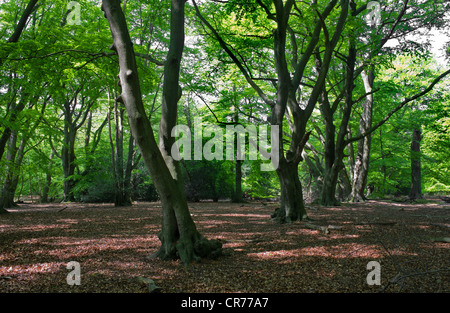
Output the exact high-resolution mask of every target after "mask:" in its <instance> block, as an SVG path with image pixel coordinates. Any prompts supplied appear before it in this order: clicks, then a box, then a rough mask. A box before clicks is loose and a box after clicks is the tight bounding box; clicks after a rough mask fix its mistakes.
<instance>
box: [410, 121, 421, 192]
mask: <svg viewBox="0 0 450 313" xmlns="http://www.w3.org/2000/svg"><path fill="white" fill-rule="evenodd" d="M421 140H422V134H421V131H420V129H417V128H415V129H414V130H413V136H412V141H411V191H410V193H409V199H410V200H416V199H422V198H423V195H422V171H421V161H420V141H421Z"/></svg>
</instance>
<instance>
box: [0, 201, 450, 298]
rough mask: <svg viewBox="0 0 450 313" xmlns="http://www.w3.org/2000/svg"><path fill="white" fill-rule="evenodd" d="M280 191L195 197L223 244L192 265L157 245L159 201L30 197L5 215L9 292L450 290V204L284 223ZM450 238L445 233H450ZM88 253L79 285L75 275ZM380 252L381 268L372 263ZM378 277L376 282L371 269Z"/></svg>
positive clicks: (333, 213)
mask: <svg viewBox="0 0 450 313" xmlns="http://www.w3.org/2000/svg"><path fill="white" fill-rule="evenodd" d="M277 205H278V204H277V203H263V202H248V203H244V204H233V203H228V202H218V203H214V202H199V203H191V204H190V209H191V213H192V215H193V218H194V220H195V222H196V224H197V227H198V229H199V231H200V232H201V233H202V234H203V235H205V236H206V237H207V238H210V239H213V238H216V239H220V240H221V241H222V242H223V252H224V255H223V256H221V257H220V258H218V259H216V260H204V261H202V262H200V263H194V264H192V265H190V266H189V267H187V268H185V267H184V266H183V265H182V264H181V262H180V261H177V260H175V261H163V260H159V259H153V260H151V261H146V256H148V255H150V254H152V253H154V252H155V251H157V249H158V247H159V245H160V242H159V239H158V237H157V233H158V231H159V229H160V222H161V205H160V203H156V202H155V203H136V204H134V205H133V206H131V207H125V208H114V206H113V205H112V204H82V203H71V204H45V205H44V204H21V205H20V207H18V208H16V209H14V210H10V212H11V213H10V214H3V215H0V292H2V293H24V292H26V293H42V292H45V293H60V292H63V293H71V292H75V293H146V292H148V289H147V286H146V285H145V284H142V283H140V282H138V280H137V279H136V277H145V278H150V279H152V280H153V281H154V283H155V284H156V285H157V286H158V287H161V288H162V289H161V290H160V291H161V292H163V293H181V292H183V293H199V292H201V293H210V292H214V293H227V292H232V293H237V292H244V293H323V292H326V293H373V292H379V291H384V292H389V293H391V292H420V293H448V292H449V291H450V279H449V278H450V263H449V256H450V253H449V252H450V244H449V243H446V242H444V241H445V238H447V239H448V237H450V234H449V233H450V228H449V227H450V206H449V205H447V204H444V203H443V202H439V201H434V202H430V201H428V202H426V203H422V204H418V203H415V204H411V203H394V202H388V201H369V202H366V203H345V204H342V205H341V206H336V207H320V206H313V207H309V208H308V214H309V218H310V220H308V221H305V222H296V223H292V224H283V225H279V224H275V223H273V222H271V220H270V214H271V213H272V212H273V211H274V209H275V208H276V207H277ZM441 241H442V242H441ZM71 261H76V262H78V263H79V265H80V278H81V280H80V285H69V284H68V283H67V277H68V276H70V274H71V273H72V270H73V268H67V265H68V263H69V262H71ZM371 261H376V262H378V263H375V265H376V264H379V269H380V272H379V275H377V273H376V272H374V270H375V269H376V268H377V267H369V268H368V263H369V262H371ZM377 277H379V278H380V280H379V283H380V284H374V285H369V284H368V278H369V280H370V281H374V282H375V283H377V281H376V278H377Z"/></svg>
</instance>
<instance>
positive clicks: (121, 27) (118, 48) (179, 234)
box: [102, 0, 222, 265]
mask: <svg viewBox="0 0 450 313" xmlns="http://www.w3.org/2000/svg"><path fill="white" fill-rule="evenodd" d="M184 6H185V1H184V0H173V1H172V3H171V19H170V21H171V24H170V27H171V31H170V35H171V36H170V47H169V52H168V54H167V58H166V61H165V67H164V86H163V108H162V114H161V123H160V148H158V145H157V143H156V140H155V138H154V136H153V128H152V125H151V124H150V121H149V120H148V118H147V115H146V114H145V110H144V106H143V103H142V94H141V90H140V83H139V77H138V72H137V66H136V60H135V53H134V49H133V45H132V42H131V38H130V35H129V32H128V27H127V23H126V20H125V16H124V14H123V12H122V9H121V7H120V1H119V0H104V1H103V2H102V10H103V11H104V12H105V17H106V18H107V20H108V22H109V26H110V29H111V34H112V37H113V45H112V46H111V49H112V50H114V51H115V52H116V53H117V55H118V58H119V68H120V72H119V78H120V83H121V88H122V93H121V95H120V96H119V99H120V101H122V102H123V103H124V105H125V107H126V110H127V113H128V119H129V123H130V127H131V131H132V134H133V137H134V138H135V140H136V143H137V145H138V146H139V149H140V151H141V154H142V158H143V160H144V162H145V164H146V166H147V168H148V169H149V171H150V174H151V176H152V180H153V182H154V184H155V186H156V188H157V190H158V193H159V195H160V198H161V203H162V207H163V212H162V215H163V219H162V231H161V233H160V234H159V238H160V240H161V248H160V250H159V251H158V252H157V253H156V254H154V255H153V256H154V257H160V258H164V259H167V258H175V257H179V258H181V260H182V262H183V263H184V264H186V265H187V264H189V263H191V262H192V261H194V260H197V259H199V258H202V257H208V256H217V255H218V254H220V252H221V249H222V244H221V243H220V241H217V240H211V241H208V240H206V239H205V238H204V237H203V236H202V235H201V234H200V233H199V232H198V231H197V228H196V226H195V223H194V221H193V220H192V217H191V215H190V213H189V209H188V206H187V201H186V197H185V195H184V191H183V189H182V182H181V175H179V173H180V171H179V166H178V164H177V163H176V162H175V160H173V159H172V158H171V156H170V154H169V153H168V151H170V148H171V143H173V138H172V137H171V131H172V127H173V126H175V123H176V117H177V109H176V108H177V103H178V100H179V98H180V96H181V89H180V86H179V67H180V61H181V58H182V51H183V47H184Z"/></svg>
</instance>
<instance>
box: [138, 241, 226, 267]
mask: <svg viewBox="0 0 450 313" xmlns="http://www.w3.org/2000/svg"><path fill="white" fill-rule="evenodd" d="M194 237H195V239H194V240H190V239H182V238H180V239H179V240H178V241H177V242H176V243H173V244H172V245H169V246H171V247H172V248H171V249H168V248H166V245H164V243H162V244H161V247H160V249H159V250H158V251H157V252H156V253H154V254H152V255H149V256H148V257H147V258H146V259H147V260H151V259H155V258H159V259H162V260H177V259H180V260H181V261H182V262H183V264H184V265H185V266H187V265H189V264H190V263H192V262H200V261H201V260H202V259H213V260H215V259H217V258H219V257H220V256H222V254H223V252H222V242H221V241H220V240H217V239H213V240H208V239H206V238H205V237H203V236H202V235H200V233H197V235H196V236H194Z"/></svg>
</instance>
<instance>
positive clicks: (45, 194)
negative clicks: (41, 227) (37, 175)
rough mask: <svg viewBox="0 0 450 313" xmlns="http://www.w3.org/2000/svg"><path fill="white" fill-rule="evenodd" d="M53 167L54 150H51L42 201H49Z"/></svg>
mask: <svg viewBox="0 0 450 313" xmlns="http://www.w3.org/2000/svg"><path fill="white" fill-rule="evenodd" d="M52 168H53V151H52V152H50V156H49V160H48V167H47V172H46V174H45V175H46V179H45V186H44V188H43V192H42V197H41V203H48V202H49V198H48V196H49V193H50V186H51V185H52Z"/></svg>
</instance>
